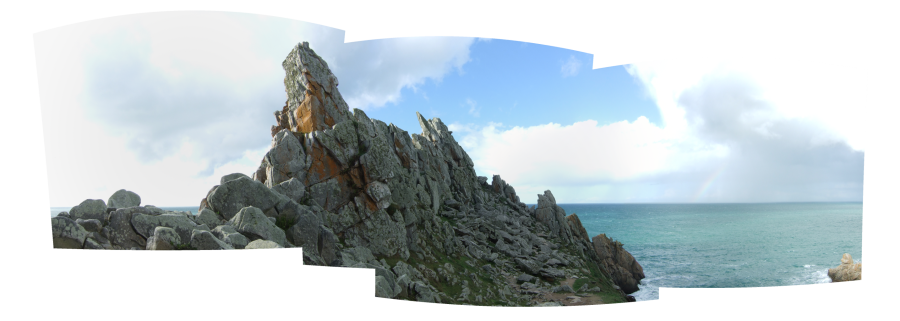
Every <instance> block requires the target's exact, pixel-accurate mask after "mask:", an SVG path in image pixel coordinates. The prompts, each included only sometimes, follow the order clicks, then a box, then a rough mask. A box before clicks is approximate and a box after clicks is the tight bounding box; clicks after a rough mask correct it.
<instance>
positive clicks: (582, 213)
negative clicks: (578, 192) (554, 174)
mask: <svg viewBox="0 0 900 321" xmlns="http://www.w3.org/2000/svg"><path fill="white" fill-rule="evenodd" d="M560 206H561V207H562V208H563V209H565V210H566V214H572V213H577V214H578V217H579V218H580V219H581V222H582V224H583V225H584V228H585V229H586V230H587V232H588V234H589V235H591V236H594V235H597V234H600V233H605V234H606V235H607V236H609V237H612V238H613V239H616V240H618V241H621V242H622V243H623V244H624V247H625V249H626V250H628V252H630V253H631V254H632V255H633V256H634V257H635V259H637V261H638V263H640V264H641V266H642V267H643V268H644V274H645V275H646V278H645V279H644V280H643V281H642V283H643V284H642V285H641V286H640V288H641V290H640V291H638V292H636V293H634V294H633V295H634V296H635V298H636V299H637V300H639V301H644V300H655V299H658V298H659V288H660V287H673V288H724V287H760V286H784V285H801V284H815V283H826V282H830V280H829V279H828V276H827V274H826V273H827V270H828V268H832V267H835V266H837V265H838V264H839V263H840V259H841V255H842V254H843V253H850V254H851V255H852V256H853V259H854V260H856V261H860V260H861V259H862V203H768V204H560Z"/></svg>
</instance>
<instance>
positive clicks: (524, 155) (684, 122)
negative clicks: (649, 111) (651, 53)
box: [453, 59, 863, 202]
mask: <svg viewBox="0 0 900 321" xmlns="http://www.w3.org/2000/svg"><path fill="white" fill-rule="evenodd" d="M738 66H739V65H738ZM628 70H629V72H630V73H632V75H634V76H635V77H636V78H638V79H639V80H640V81H642V83H643V84H644V85H645V86H646V88H647V90H648V92H649V94H651V96H652V97H654V99H655V100H656V102H657V104H658V106H659V109H660V111H661V114H662V116H663V123H664V125H663V126H662V127H658V126H656V125H653V124H650V123H649V122H648V121H647V119H646V118H644V117H640V118H638V119H637V120H635V121H633V122H627V121H621V122H617V123H613V124H608V125H601V124H598V123H596V122H595V121H591V120H587V121H581V122H576V123H574V124H571V125H565V126H563V125H559V124H553V123H550V124H544V125H540V126H532V127H527V128H522V127H513V128H508V127H504V126H502V125H501V124H495V123H494V124H491V125H488V126H485V127H483V128H474V127H473V126H471V125H469V126H462V125H458V124H457V125H454V127H453V128H457V130H459V134H457V136H462V137H463V138H462V139H461V140H460V144H461V145H463V147H464V148H466V150H467V151H468V152H469V154H470V156H471V157H472V158H473V161H474V162H475V166H476V171H477V172H478V173H479V174H480V175H492V174H500V175H501V176H502V177H503V178H504V179H505V180H506V181H507V182H509V183H510V184H511V185H513V186H514V187H515V188H516V190H517V192H519V194H520V195H522V199H523V200H524V201H526V202H533V201H534V200H533V196H532V195H533V194H538V193H541V192H542V191H544V190H546V189H551V190H553V191H554V192H556V191H557V190H559V191H560V193H558V194H559V195H561V197H562V199H559V201H560V202H694V201H699V202H782V201H859V200H861V199H862V174H863V172H862V166H863V154H862V152H861V151H859V150H854V148H852V147H851V145H849V143H848V139H847V138H846V136H844V135H842V132H841V131H840V130H838V129H836V128H840V126H841V123H840V122H835V121H834V120H832V121H830V122H829V121H828V120H829V119H828V118H827V117H821V116H819V115H816V114H814V113H813V111H814V110H815V109H814V108H811V109H808V110H804V109H803V108H795V109H794V110H785V108H784V104H786V102H787V101H789V100H786V99H776V98H773V97H775V96H774V95H772V94H771V91H769V90H770V88H773V86H775V87H776V88H777V86H776V85H777V84H773V83H764V82H763V81H761V80H760V79H763V78H761V77H757V76H755V75H754V74H753V73H752V72H748V71H747V70H753V69H752V68H750V69H746V68H743V69H739V68H736V67H735V65H734V64H726V63H721V62H716V61H712V62H711V61H708V60H703V59H698V60H697V61H693V62H691V61H688V62H686V63H684V64H676V63H673V64H661V63H657V64H639V65H632V66H629V68H628ZM792 97H793V96H792ZM848 128H849V127H848Z"/></svg>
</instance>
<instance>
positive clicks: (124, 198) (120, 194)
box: [106, 189, 141, 208]
mask: <svg viewBox="0 0 900 321" xmlns="http://www.w3.org/2000/svg"><path fill="white" fill-rule="evenodd" d="M106 206H107V207H115V208H126V207H132V206H141V197H140V196H138V194H136V193H134V192H131V191H126V190H124V189H120V190H118V191H116V192H115V193H113V194H112V196H110V197H109V200H107V201H106Z"/></svg>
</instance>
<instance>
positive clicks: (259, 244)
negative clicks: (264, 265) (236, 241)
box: [244, 240, 283, 250]
mask: <svg viewBox="0 0 900 321" xmlns="http://www.w3.org/2000/svg"><path fill="white" fill-rule="evenodd" d="M280 248H283V246H281V245H278V243H275V242H272V241H269V240H255V241H253V242H250V244H247V246H246V247H244V249H246V250H254V249H280Z"/></svg>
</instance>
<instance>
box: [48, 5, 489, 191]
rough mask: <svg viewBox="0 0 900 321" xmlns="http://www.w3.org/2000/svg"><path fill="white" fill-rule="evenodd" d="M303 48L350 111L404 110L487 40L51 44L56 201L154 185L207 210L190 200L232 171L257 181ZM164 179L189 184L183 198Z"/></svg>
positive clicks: (77, 39)
mask: <svg viewBox="0 0 900 321" xmlns="http://www.w3.org/2000/svg"><path fill="white" fill-rule="evenodd" d="M300 41H308V42H310V46H311V47H312V48H313V49H314V50H316V52H317V54H319V55H320V56H322V57H323V58H324V59H325V60H326V61H327V62H328V63H329V66H330V67H331V68H332V69H333V71H334V72H335V74H336V75H337V76H338V77H339V79H340V80H341V84H340V87H339V88H340V90H341V93H342V95H343V96H344V98H345V99H346V100H347V101H348V103H349V104H350V105H351V107H358V108H373V107H378V106H382V105H384V104H385V103H387V102H391V101H397V99H399V97H400V91H401V89H402V88H415V86H416V85H418V84H421V83H423V82H424V81H426V80H427V79H431V80H433V81H440V79H441V78H442V77H443V75H445V74H446V73H448V72H451V71H453V70H457V71H458V72H462V69H461V67H462V66H463V64H465V63H466V62H467V61H468V59H469V51H468V48H469V45H471V43H472V42H473V41H474V40H473V39H472V38H408V39H390V40H379V41H367V42H359V43H351V44H344V43H343V31H341V30H338V29H332V28H328V27H323V26H319V25H315V24H310V23H305V22H299V21H294V20H288V19H279V18H273V17H265V16H257V15H248V14H235V13H224V12H163V13H148V14H137V15H128V16H122V17H115V18H108V19H101V20H95V21H88V22H84V23H80V24H77V25H70V26H65V27H61V28H57V29H52V30H48V31H45V32H41V33H38V34H37V35H36V36H35V52H36V55H37V64H38V74H39V81H40V94H41V108H42V111H43V113H44V117H43V119H42V120H43V125H44V126H43V127H44V130H45V132H44V136H45V137H46V140H45V144H46V150H47V159H48V164H47V167H48V174H49V175H50V176H49V180H50V186H51V193H50V197H51V203H52V204H54V206H56V205H74V204H77V203H78V202H80V201H81V200H83V199H85V198H97V197H107V196H108V195H107V194H109V193H107V192H108V190H109V189H112V191H115V189H119V188H127V186H135V185H134V184H139V183H134V182H131V181H132V180H134V181H141V182H142V181H146V180H144V179H143V178H145V179H148V180H153V181H155V182H157V183H158V184H159V185H162V186H168V187H167V188H168V190H169V193H171V194H172V195H176V194H180V193H181V194H182V195H183V197H186V198H178V197H176V196H171V197H172V198H167V197H168V196H162V195H161V194H159V193H162V190H159V191H158V192H159V193H157V192H153V191H152V190H148V188H151V187H152V186H151V185H152V184H151V185H146V186H145V187H144V188H141V189H143V190H145V191H147V193H150V194H148V195H155V196H153V197H152V198H153V199H161V200H162V201H153V204H154V205H162V206H166V205H175V206H178V205H187V204H184V203H179V202H176V203H167V201H168V200H172V201H174V200H176V199H177V200H182V201H186V200H188V199H189V200H191V201H190V203H189V204H196V203H197V202H199V200H200V198H202V197H203V196H205V195H199V197H198V196H196V195H194V194H183V193H182V192H183V191H188V190H192V191H194V192H195V193H205V191H206V190H208V189H209V187H211V186H212V185H209V184H210V183H211V182H213V183H214V182H217V181H218V176H219V175H220V174H221V175H224V174H228V173H223V171H230V170H229V168H232V169H233V170H237V169H246V168H250V169H255V168H256V166H257V165H258V162H259V160H260V158H261V155H257V156H259V157H256V156H254V157H256V159H248V158H247V157H249V156H248V154H247V153H248V152H252V151H257V150H259V149H261V148H265V147H266V146H267V145H268V143H269V139H270V136H269V127H270V126H271V125H273V124H274V117H273V116H272V112H273V111H275V110H280V109H281V107H282V106H283V105H284V101H285V93H284V85H283V81H282V79H283V78H284V71H283V69H282V67H281V62H282V61H283V60H284V57H285V56H287V54H288V52H289V51H290V49H291V48H292V47H293V46H294V45H296V44H297V43H298V42H300ZM423 95H424V93H423ZM116 159H117V160H118V161H115V162H112V163H110V160H116ZM125 160H128V161H125ZM251 163H252V164H251ZM98 164H104V166H99V165H98ZM235 164H242V165H235ZM235 166H237V167H235ZM80 168H84V169H85V170H83V171H82V170H80ZM112 172H117V173H119V174H116V175H112V174H110V173H112ZM128 172H136V173H138V172H139V173H153V175H148V176H146V177H145V176H141V177H143V178H138V177H136V176H135V175H136V174H129V175H125V174H124V173H128ZM167 173H168V174H167ZM176 173H177V175H175V174H176ZM248 174H249V173H248ZM92 175H94V176H92ZM96 175H100V176H96ZM120 176H121V177H120ZM164 178H173V179H175V178H177V180H176V181H177V183H173V184H178V185H177V188H175V186H173V185H172V184H166V183H163V181H161V180H163V179H164ZM122 184H129V185H122ZM140 186H141V185H138V187H140ZM191 186H193V187H196V188H194V189H190V188H189V187H191ZM182 188H184V189H182ZM76 190H77V191H79V192H75V191H76ZM81 191H84V192H85V194H90V195H81ZM197 191H199V192H197ZM136 192H138V193H141V191H139V190H136ZM154 193H157V194H154ZM76 194H77V195H78V196H73V195H76ZM141 195H142V196H144V195H143V194H141ZM187 195H191V196H187ZM73 202H74V203H73Z"/></svg>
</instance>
